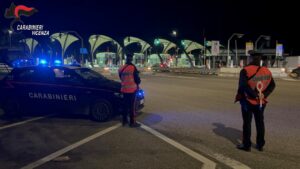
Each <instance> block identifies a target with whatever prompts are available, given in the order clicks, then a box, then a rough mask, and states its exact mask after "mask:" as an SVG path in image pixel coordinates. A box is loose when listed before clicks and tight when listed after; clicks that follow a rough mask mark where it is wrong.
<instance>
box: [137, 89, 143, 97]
mask: <svg viewBox="0 0 300 169" xmlns="http://www.w3.org/2000/svg"><path fill="white" fill-rule="evenodd" d="M136 95H137V97H144V95H145V92H144V90H138V91H137V93H136Z"/></svg>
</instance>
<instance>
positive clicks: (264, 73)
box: [244, 65, 272, 105]
mask: <svg viewBox="0 0 300 169" xmlns="http://www.w3.org/2000/svg"><path fill="white" fill-rule="evenodd" d="M258 68H259V67H258V66H255V65H249V66H246V67H245V68H244V69H245V70H246V72H247V77H248V78H249V77H251V76H253V75H254V74H255V73H256V71H257V69H258ZM271 80H272V73H271V72H270V71H269V69H268V68H266V67H261V68H260V69H259V71H258V72H257V73H256V75H255V76H254V77H253V78H251V79H250V80H248V85H249V86H250V87H251V89H252V90H254V91H256V92H258V89H257V84H258V83H259V84H260V85H259V86H262V88H261V91H262V92H264V91H265V90H266V88H267V87H268V86H269V84H270V83H271ZM245 95H246V99H247V100H248V101H249V103H251V104H252V105H258V104H259V99H256V98H250V97H248V96H247V94H245ZM262 103H263V104H266V103H267V100H266V98H264V99H263V100H262Z"/></svg>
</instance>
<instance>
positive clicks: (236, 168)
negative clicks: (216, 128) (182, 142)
mask: <svg viewBox="0 0 300 169" xmlns="http://www.w3.org/2000/svg"><path fill="white" fill-rule="evenodd" d="M209 156H210V157H212V158H214V159H216V160H218V161H220V162H221V163H223V164H225V165H227V166H229V167H231V168H233V169H251V168H250V167H248V166H246V165H245V164H243V163H241V162H238V161H236V160H233V159H231V158H228V157H225V156H224V155H222V154H213V155H209Z"/></svg>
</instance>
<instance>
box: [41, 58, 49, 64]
mask: <svg viewBox="0 0 300 169" xmlns="http://www.w3.org/2000/svg"><path fill="white" fill-rule="evenodd" d="M47 63H48V62H47V60H45V59H41V60H40V65H47Z"/></svg>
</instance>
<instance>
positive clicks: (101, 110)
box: [90, 99, 113, 122]
mask: <svg viewBox="0 0 300 169" xmlns="http://www.w3.org/2000/svg"><path fill="white" fill-rule="evenodd" d="M112 114H113V110H112V106H111V103H110V102H109V101H107V100H104V99H103V100H97V101H96V102H95V103H94V104H93V105H92V106H91V109H90V117H91V119H92V120H94V121H98V122H104V121H107V120H108V119H110V117H111V116H112Z"/></svg>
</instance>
